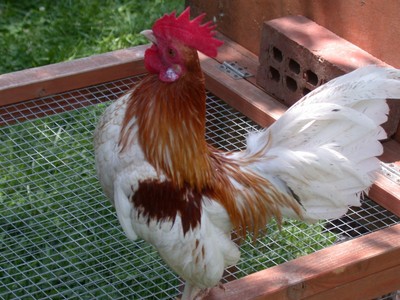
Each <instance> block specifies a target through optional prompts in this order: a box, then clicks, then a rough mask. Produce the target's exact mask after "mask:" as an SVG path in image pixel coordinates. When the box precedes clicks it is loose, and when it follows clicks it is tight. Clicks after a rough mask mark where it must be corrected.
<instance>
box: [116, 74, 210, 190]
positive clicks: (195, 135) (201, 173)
mask: <svg viewBox="0 0 400 300" xmlns="http://www.w3.org/2000/svg"><path fill="white" fill-rule="evenodd" d="M198 71H199V72H191V73H190V74H186V75H185V76H184V77H182V78H180V79H179V80H178V81H176V82H174V83H164V82H161V81H160V80H159V79H158V76H157V75H149V76H148V77H146V78H145V79H144V80H143V81H142V82H141V83H140V84H139V85H138V86H137V87H136V88H135V90H134V91H133V92H132V96H131V99H130V101H129V102H128V106H127V112H126V115H125V121H124V126H123V127H124V128H125V129H128V128H127V127H128V126H129V125H128V124H129V122H130V121H131V120H133V119H136V125H137V128H138V131H137V138H138V141H139V143H140V145H141V147H142V149H143V152H144V153H145V155H146V158H147V159H148V161H149V162H150V163H151V164H152V165H153V166H154V167H155V168H156V169H157V170H158V171H159V172H162V173H164V174H165V175H166V176H167V177H168V178H169V179H170V180H171V181H172V182H174V183H175V184H177V185H178V186H181V187H182V186H183V185H187V184H188V185H189V186H192V187H193V188H195V189H197V190H202V189H205V188H207V187H208V186H209V185H210V181H211V180H212V179H211V177H212V167H211V164H212V163H211V161H210V160H211V159H210V157H209V146H208V145H207V143H206V141H205V114H206V99H205V98H206V94H205V85H204V78H203V75H202V73H201V70H200V68H199V70H198ZM124 128H123V129H122V144H123V145H124V134H123V132H124ZM128 130H129V129H128Z"/></svg>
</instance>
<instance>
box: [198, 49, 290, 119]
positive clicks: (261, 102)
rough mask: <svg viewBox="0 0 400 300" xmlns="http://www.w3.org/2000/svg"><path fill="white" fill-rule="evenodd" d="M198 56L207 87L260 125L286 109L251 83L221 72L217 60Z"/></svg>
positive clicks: (278, 115) (276, 116) (277, 116)
mask: <svg viewBox="0 0 400 300" xmlns="http://www.w3.org/2000/svg"><path fill="white" fill-rule="evenodd" d="M200 57H201V66H202V68H203V71H204V73H205V76H206V86H207V89H208V90H209V91H210V92H212V93H213V94H215V95H216V96H218V97H220V98H221V99H223V100H224V101H225V102H226V103H228V104H229V105H230V106H232V107H234V108H235V109H237V110H239V111H240V112H242V113H243V114H244V115H246V116H248V117H249V118H251V119H252V120H253V121H255V122H256V123H258V124H259V125H261V126H262V127H265V126H267V125H270V124H272V123H273V122H274V121H275V120H276V119H277V118H279V117H280V116H281V115H282V114H283V113H284V112H285V111H286V109H287V108H286V106H284V105H283V104H281V103H279V102H278V101H277V100H275V99H274V98H272V97H271V96H269V95H267V94H265V92H264V91H262V90H261V89H259V88H257V87H256V86H254V85H253V84H252V83H250V82H248V81H246V80H244V79H239V80H235V79H233V78H231V77H230V76H228V75H226V74H224V73H223V72H221V71H220V70H219V69H218V67H219V65H220V64H219V62H217V61H215V60H213V59H210V58H208V57H206V56H204V55H202V54H200Z"/></svg>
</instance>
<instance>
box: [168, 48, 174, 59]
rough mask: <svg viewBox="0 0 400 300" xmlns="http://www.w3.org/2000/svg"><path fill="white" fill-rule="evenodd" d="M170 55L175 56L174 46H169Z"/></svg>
mask: <svg viewBox="0 0 400 300" xmlns="http://www.w3.org/2000/svg"><path fill="white" fill-rule="evenodd" d="M168 55H169V56H170V57H175V50H174V49H172V48H169V49H168Z"/></svg>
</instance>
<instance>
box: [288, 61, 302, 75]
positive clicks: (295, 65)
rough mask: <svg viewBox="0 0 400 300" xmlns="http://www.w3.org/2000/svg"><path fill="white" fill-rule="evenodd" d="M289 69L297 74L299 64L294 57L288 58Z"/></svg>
mask: <svg viewBox="0 0 400 300" xmlns="http://www.w3.org/2000/svg"><path fill="white" fill-rule="evenodd" d="M289 69H290V70H291V71H292V72H293V73H295V74H299V73H300V64H299V63H298V62H297V61H295V60H294V59H290V60H289Z"/></svg>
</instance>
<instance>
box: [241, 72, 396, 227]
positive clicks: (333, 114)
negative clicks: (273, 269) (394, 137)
mask: <svg viewBox="0 0 400 300" xmlns="http://www.w3.org/2000/svg"><path fill="white" fill-rule="evenodd" d="M387 98H392V99H400V71H399V70H396V69H391V68H382V67H377V66H368V67H364V68H360V69H358V70H356V71H354V72H351V73H349V74H347V75H344V76H341V77H338V78H336V79H334V80H332V81H330V82H328V83H327V84H325V85H323V86H321V87H319V88H317V89H315V90H314V91H312V92H311V93H309V94H308V95H307V96H305V97H304V98H303V99H301V100H300V101H299V102H298V103H296V104H295V105H294V106H292V107H291V108H290V109H289V110H288V111H287V112H286V113H285V114H284V115H283V116H282V117H281V118H280V119H279V120H277V121H276V122H275V123H274V124H273V125H272V126H270V127H269V128H268V129H266V130H264V131H262V132H260V133H251V134H250V135H249V137H248V139H247V151H246V152H245V153H244V155H246V156H252V155H253V154H255V153H259V152H260V151H264V156H263V158H262V159H259V160H257V162H256V163H253V164H252V165H251V166H250V168H251V169H253V170H255V171H257V172H259V173H261V174H263V175H264V176H266V177H268V178H269V179H270V180H272V181H274V180H275V182H276V185H277V186H282V182H284V183H285V184H286V186H287V187H288V188H287V191H290V192H292V193H293V194H294V195H295V197H296V198H298V200H300V201H301V204H302V205H303V207H304V209H305V211H304V215H303V216H302V217H303V218H304V219H306V220H311V221H313V220H317V219H329V218H338V217H340V216H341V215H343V214H344V213H346V212H347V209H348V207H349V206H352V205H360V197H361V196H362V194H363V193H364V192H367V191H368V189H369V187H370V185H371V184H372V183H373V180H374V174H375V172H376V171H377V170H378V169H379V160H378V159H376V158H375V157H376V156H378V155H380V154H381V153H382V149H383V148H382V145H381V143H380V142H379V140H380V139H383V138H385V137H386V134H385V132H384V130H383V129H382V128H381V127H380V124H382V123H383V122H385V121H386V120H387V114H388V110H389V109H388V106H387V104H386V99H387ZM263 149H264V150H263ZM282 212H283V213H284V214H286V215H288V216H291V217H293V212H292V211H290V209H287V208H282Z"/></svg>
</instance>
